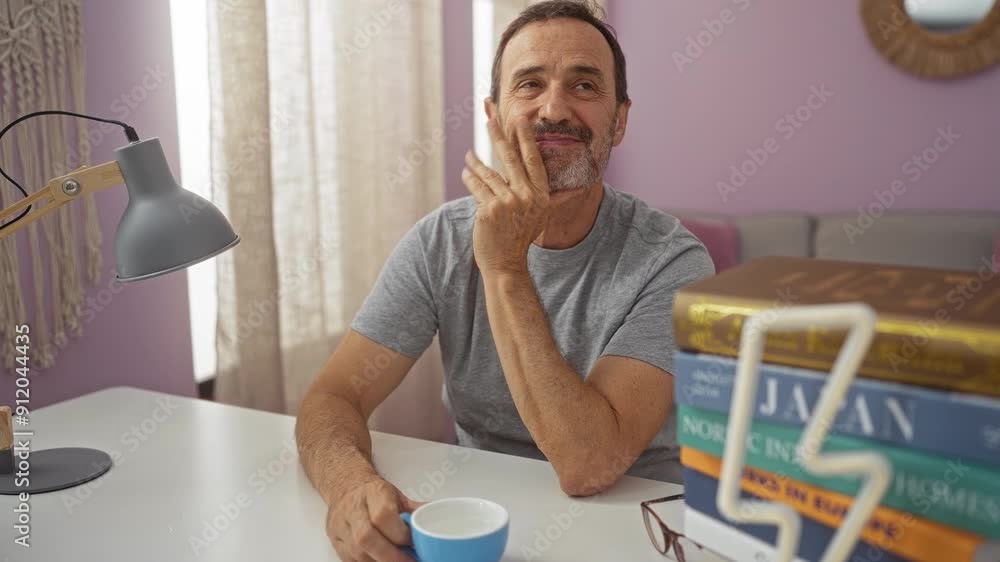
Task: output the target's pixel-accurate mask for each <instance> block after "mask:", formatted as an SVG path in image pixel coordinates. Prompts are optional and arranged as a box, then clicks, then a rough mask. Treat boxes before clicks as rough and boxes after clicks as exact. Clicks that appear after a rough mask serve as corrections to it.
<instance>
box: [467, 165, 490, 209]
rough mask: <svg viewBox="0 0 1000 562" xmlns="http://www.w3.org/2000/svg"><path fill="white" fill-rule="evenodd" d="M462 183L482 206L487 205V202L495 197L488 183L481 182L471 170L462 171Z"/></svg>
mask: <svg viewBox="0 0 1000 562" xmlns="http://www.w3.org/2000/svg"><path fill="white" fill-rule="evenodd" d="M462 183H464V184H465V187H467V188H468V189H469V193H471V194H472V197H473V199H475V200H476V202H477V203H479V204H480V205H483V204H486V202H488V201H489V200H491V199H493V198H494V197H495V195H494V194H493V192H492V191H491V190H490V186H488V185H486V182H484V181H483V180H481V179H480V178H479V176H477V175H476V174H475V172H473V171H472V170H470V169H469V168H463V169H462Z"/></svg>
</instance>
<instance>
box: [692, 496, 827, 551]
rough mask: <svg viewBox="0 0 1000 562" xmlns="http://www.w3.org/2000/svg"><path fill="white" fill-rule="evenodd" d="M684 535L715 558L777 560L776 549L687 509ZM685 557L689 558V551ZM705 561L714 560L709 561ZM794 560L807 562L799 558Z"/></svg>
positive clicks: (702, 514)
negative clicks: (708, 550)
mask: <svg viewBox="0 0 1000 562" xmlns="http://www.w3.org/2000/svg"><path fill="white" fill-rule="evenodd" d="M684 535H685V536H687V538H689V539H691V540H692V541H694V542H696V543H698V544H700V545H702V546H704V547H705V548H707V549H710V550H712V551H713V552H715V553H716V554H721V555H723V556H725V557H726V558H728V559H730V560H735V561H736V562H775V560H776V559H777V554H776V553H775V550H774V545H771V544H768V543H766V542H764V541H762V540H760V539H758V538H757V537H752V536H750V535H748V534H746V533H744V532H743V531H740V530H739V529H737V528H735V527H730V526H729V525H726V524H725V523H721V522H719V521H716V520H715V519H712V518H711V517H709V516H708V515H705V514H704V513H701V512H699V511H696V510H694V509H691V508H690V507H687V506H685V507H684ZM684 554H687V551H685V552H684ZM686 558H687V559H688V560H689V561H692V560H698V558H695V557H691V556H686ZM704 560H714V559H713V558H711V557H706V558H704ZM793 560H795V562H807V561H805V560H803V559H801V558H799V557H797V556H796V557H795V558H794V559H793Z"/></svg>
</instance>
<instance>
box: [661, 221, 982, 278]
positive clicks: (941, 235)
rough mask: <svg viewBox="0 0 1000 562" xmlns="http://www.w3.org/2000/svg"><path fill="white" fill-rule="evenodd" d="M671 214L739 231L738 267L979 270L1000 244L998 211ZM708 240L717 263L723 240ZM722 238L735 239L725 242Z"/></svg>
mask: <svg viewBox="0 0 1000 562" xmlns="http://www.w3.org/2000/svg"><path fill="white" fill-rule="evenodd" d="M667 212H669V213H671V214H673V215H674V216H676V217H678V218H679V219H681V221H682V222H684V223H685V224H689V223H690V222H691V221H697V223H701V225H714V226H716V227H720V228H723V229H725V228H732V229H735V232H736V233H737V236H736V238H737V243H738V248H737V250H736V254H735V255H736V261H737V263H742V262H745V261H747V260H750V259H753V258H756V257H760V256H766V255H784V256H799V257H815V258H823V259H834V260H844V261H862V262H878V263H885V264H894V265H914V266H925V267H940V268H946V269H956V270H976V269H978V268H979V267H980V266H982V265H983V264H984V263H990V261H989V260H991V258H992V256H993V255H994V252H996V251H997V245H998V243H1000V213H997V212H950V211H897V212H886V213H885V214H884V215H882V216H880V217H879V218H871V220H867V219H865V218H862V217H859V213H858V212H856V211H855V212H853V213H837V214H824V215H808V214H796V213H780V214H762V215H750V216H745V217H731V216H727V215H720V214H709V213H699V212H691V211H684V210H676V211H675V210H668V211H667ZM869 218H870V217H869ZM695 233H696V234H698V232H695ZM708 238H713V239H714V240H709V239H708ZM702 239H703V241H704V242H705V244H706V246H709V251H710V252H713V257H715V255H716V254H715V253H714V251H713V248H712V247H711V246H712V245H718V244H719V240H720V237H719V236H712V235H711V233H709V235H708V236H705V237H702ZM721 239H722V240H727V238H726V237H725V236H722V237H721ZM727 243H728V242H725V241H724V242H722V244H723V245H725V244H727ZM722 253H725V249H724V250H723V252H722ZM983 260H986V262H984V261H983ZM717 262H718V260H717Z"/></svg>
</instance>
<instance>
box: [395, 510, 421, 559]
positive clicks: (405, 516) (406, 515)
mask: <svg viewBox="0 0 1000 562" xmlns="http://www.w3.org/2000/svg"><path fill="white" fill-rule="evenodd" d="M399 518H400V519H402V520H403V523H406V526H407V527H409V528H410V535H411V536H412V535H413V525H412V523H410V514H409V513H406V512H403V513H400V514H399ZM400 548H402V549H403V552H405V553H407V554H409V555H410V556H411V557H413V559H414V560H416V561H417V562H420V557H418V556H417V552H416V551H415V550H413V548H412V547H409V546H403V547H400Z"/></svg>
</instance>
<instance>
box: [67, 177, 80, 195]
mask: <svg viewBox="0 0 1000 562" xmlns="http://www.w3.org/2000/svg"><path fill="white" fill-rule="evenodd" d="M80 189H81V187H80V182H78V181H76V180H75V179H73V178H69V179H66V180H63V183H62V190H63V193H65V194H66V195H77V194H79V193H80Z"/></svg>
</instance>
